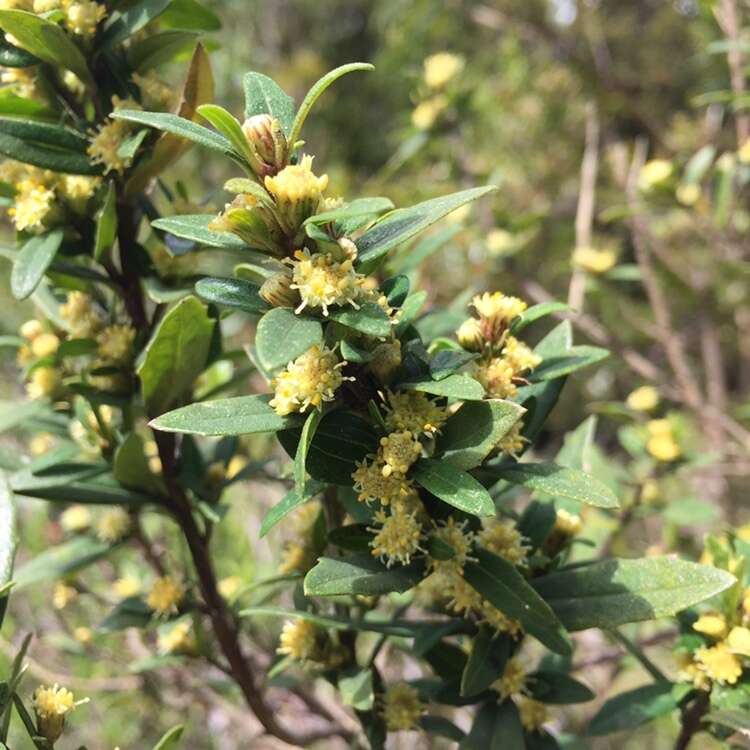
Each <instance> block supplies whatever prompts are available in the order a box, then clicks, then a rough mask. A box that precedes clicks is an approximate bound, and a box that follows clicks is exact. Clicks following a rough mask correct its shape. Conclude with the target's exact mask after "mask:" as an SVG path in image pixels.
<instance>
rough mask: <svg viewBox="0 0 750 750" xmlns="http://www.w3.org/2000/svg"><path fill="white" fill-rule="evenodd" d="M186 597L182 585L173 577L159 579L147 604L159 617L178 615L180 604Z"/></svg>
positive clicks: (152, 588)
mask: <svg viewBox="0 0 750 750" xmlns="http://www.w3.org/2000/svg"><path fill="white" fill-rule="evenodd" d="M184 596H185V588H184V586H183V585H182V583H181V582H180V581H178V580H176V579H175V578H173V577H172V576H162V577H161V578H157V579H156V580H155V581H154V583H153V585H152V586H151V591H149V594H148V596H147V597H146V604H148V606H149V607H150V608H151V609H152V610H153V611H154V613H155V614H156V615H157V616H158V617H168V616H169V615H173V614H176V613H177V611H178V607H179V605H180V602H181V601H182V599H183V598H184Z"/></svg>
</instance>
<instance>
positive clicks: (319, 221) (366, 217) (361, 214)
mask: <svg viewBox="0 0 750 750" xmlns="http://www.w3.org/2000/svg"><path fill="white" fill-rule="evenodd" d="M392 208H393V201H391V200H390V198H355V199H354V200H353V201H349V203H347V204H346V205H344V206H341V208H334V209H331V210H330V211H324V212H323V213H321V214H315V215H314V216H310V217H309V218H307V219H305V225H309V224H312V225H314V226H323V225H325V224H335V225H336V232H335V235H336V236H339V237H340V236H342V235H347V234H350V233H351V232H354V231H355V230H357V229H360V228H361V227H363V226H365V224H369V223H370V222H371V221H373V220H374V219H376V218H377V217H378V216H380V214H382V213H384V212H385V211H390V210H391V209H392Z"/></svg>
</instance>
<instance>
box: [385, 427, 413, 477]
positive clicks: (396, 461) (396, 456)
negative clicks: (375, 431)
mask: <svg viewBox="0 0 750 750" xmlns="http://www.w3.org/2000/svg"><path fill="white" fill-rule="evenodd" d="M421 453H422V444H421V443H420V442H419V440H418V439H417V438H416V436H415V435H414V434H413V433H411V432H410V431H409V430H403V431H401V432H392V433H391V434H390V435H386V436H385V437H382V438H380V449H379V450H378V459H379V463H380V464H381V466H382V468H381V471H382V473H383V476H384V477H389V476H391V475H392V474H395V475H396V476H404V474H406V472H407V471H409V469H410V468H411V466H412V464H413V463H414V462H415V461H416V460H417V459H418V458H419V456H420V454H421Z"/></svg>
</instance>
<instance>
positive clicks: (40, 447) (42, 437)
mask: <svg viewBox="0 0 750 750" xmlns="http://www.w3.org/2000/svg"><path fill="white" fill-rule="evenodd" d="M54 444H55V438H54V436H53V435H50V433H49V432H42V433H40V434H39V435H34V437H33V438H31V440H30V441H29V453H31V455H32V456H41V455H43V454H44V453H47V451H49V450H51V448H52V446H53V445H54Z"/></svg>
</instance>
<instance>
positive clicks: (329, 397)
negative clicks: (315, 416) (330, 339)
mask: <svg viewBox="0 0 750 750" xmlns="http://www.w3.org/2000/svg"><path fill="white" fill-rule="evenodd" d="M345 365H346V362H337V360H336V355H335V354H334V353H333V352H332V351H331V350H330V349H327V348H326V347H325V346H317V345H315V346H312V347H310V349H308V350H307V351H306V352H305V353H304V354H301V355H300V356H299V357H297V359H295V360H294V362H291V363H290V364H289V365H288V366H287V368H286V369H285V370H283V371H282V372H280V373H279V374H278V375H277V376H276V377H275V378H274V379H273V381H272V383H271V384H272V385H273V387H274V390H275V395H274V397H273V398H272V399H271V401H270V402H269V404H270V406H272V407H273V408H274V409H276V413H277V414H279V415H281V416H285V415H286V414H291V413H292V412H304V411H306V410H307V409H308V408H309V407H310V406H312V407H314V408H316V409H317V408H320V407H321V406H322V404H323V402H324V401H333V399H334V398H335V393H336V389H337V388H338V387H339V386H340V385H341V383H342V382H343V381H344V377H343V376H342V375H341V368H342V367H344V366H345Z"/></svg>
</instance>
